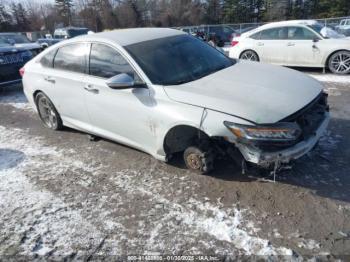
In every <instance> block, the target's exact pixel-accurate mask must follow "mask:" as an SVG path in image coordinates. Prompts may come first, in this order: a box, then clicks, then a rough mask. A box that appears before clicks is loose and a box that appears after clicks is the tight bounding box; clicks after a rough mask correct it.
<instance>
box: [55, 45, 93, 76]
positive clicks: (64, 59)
mask: <svg viewBox="0 0 350 262" xmlns="http://www.w3.org/2000/svg"><path fill="white" fill-rule="evenodd" d="M88 50H89V45H88V44H85V43H77V44H70V45H66V46H63V47H60V48H59V49H58V51H57V54H56V56H55V59H54V68H57V69H62V70H65V71H71V72H77V73H85V72H86V57H87V54H88Z"/></svg>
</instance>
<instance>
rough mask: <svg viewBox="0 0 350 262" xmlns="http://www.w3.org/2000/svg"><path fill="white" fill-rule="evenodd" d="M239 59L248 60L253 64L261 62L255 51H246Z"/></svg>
mask: <svg viewBox="0 0 350 262" xmlns="http://www.w3.org/2000/svg"><path fill="white" fill-rule="evenodd" d="M239 59H242V60H248V61H253V62H259V61H260V59H259V56H258V54H257V53H256V52H254V51H253V50H246V51H244V52H243V53H242V54H241V55H240V56H239Z"/></svg>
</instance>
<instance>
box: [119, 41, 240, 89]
mask: <svg viewBox="0 0 350 262" xmlns="http://www.w3.org/2000/svg"><path fill="white" fill-rule="evenodd" d="M125 49H126V50H127V51H128V52H129V53H130V55H131V56H132V57H133V58H134V59H135V61H136V62H137V63H138V64H139V66H140V67H141V68H142V70H143V71H144V72H145V74H146V75H147V76H148V78H149V79H150V80H151V81H152V83H154V84H160V85H179V84H183V83H187V82H191V81H194V80H197V79H199V78H202V77H204V76H207V75H210V74H212V73H215V72H217V71H219V70H222V69H224V68H227V67H230V66H232V65H233V64H234V63H235V62H234V60H232V59H230V58H228V57H227V56H225V55H224V54H222V53H221V52H219V51H218V50H216V49H215V48H213V47H211V46H209V45H208V44H207V43H205V42H203V41H200V40H198V39H197V38H195V37H192V36H190V35H178V36H171V37H166V38H161V39H155V40H151V41H145V42H141V43H137V44H133V45H129V46H125Z"/></svg>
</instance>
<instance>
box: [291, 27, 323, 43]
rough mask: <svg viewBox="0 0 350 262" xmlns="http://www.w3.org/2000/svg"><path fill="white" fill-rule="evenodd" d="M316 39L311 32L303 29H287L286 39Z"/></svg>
mask: <svg viewBox="0 0 350 262" xmlns="http://www.w3.org/2000/svg"><path fill="white" fill-rule="evenodd" d="M314 38H318V37H317V36H316V35H315V34H314V33H313V32H311V31H310V30H309V29H306V28H304V27H289V28H288V39H292V40H312V39H314Z"/></svg>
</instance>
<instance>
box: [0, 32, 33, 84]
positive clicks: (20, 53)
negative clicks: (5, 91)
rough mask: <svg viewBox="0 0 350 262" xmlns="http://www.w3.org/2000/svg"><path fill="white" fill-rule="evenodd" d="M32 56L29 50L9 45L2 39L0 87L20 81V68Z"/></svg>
mask: <svg viewBox="0 0 350 262" xmlns="http://www.w3.org/2000/svg"><path fill="white" fill-rule="evenodd" d="M32 57H33V55H32V53H31V52H30V51H29V50H26V49H24V48H16V47H14V46H11V45H8V44H7V43H4V42H2V41H1V39H0V87H3V86H7V85H12V84H16V83H20V82H21V76H20V73H19V69H20V68H22V67H23V65H24V64H25V63H26V62H28V61H29V60H30V59H32Z"/></svg>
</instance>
